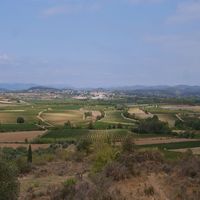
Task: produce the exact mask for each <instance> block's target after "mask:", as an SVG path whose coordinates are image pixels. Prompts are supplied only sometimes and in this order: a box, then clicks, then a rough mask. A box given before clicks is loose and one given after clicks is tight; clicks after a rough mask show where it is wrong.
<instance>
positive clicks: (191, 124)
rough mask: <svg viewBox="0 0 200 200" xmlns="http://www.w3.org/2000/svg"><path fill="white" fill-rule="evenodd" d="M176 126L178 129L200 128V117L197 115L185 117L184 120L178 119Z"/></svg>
mask: <svg viewBox="0 0 200 200" xmlns="http://www.w3.org/2000/svg"><path fill="white" fill-rule="evenodd" d="M175 127H176V128H178V129H192V130H200V119H198V118H195V117H187V118H184V121H181V120H179V119H178V120H176V122H175Z"/></svg>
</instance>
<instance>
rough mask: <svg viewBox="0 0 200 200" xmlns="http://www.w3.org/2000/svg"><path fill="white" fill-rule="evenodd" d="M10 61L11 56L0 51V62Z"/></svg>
mask: <svg viewBox="0 0 200 200" xmlns="http://www.w3.org/2000/svg"><path fill="white" fill-rule="evenodd" d="M11 61H12V58H11V57H10V56H9V55H8V54H6V53H0V64H6V63H9V62H11Z"/></svg>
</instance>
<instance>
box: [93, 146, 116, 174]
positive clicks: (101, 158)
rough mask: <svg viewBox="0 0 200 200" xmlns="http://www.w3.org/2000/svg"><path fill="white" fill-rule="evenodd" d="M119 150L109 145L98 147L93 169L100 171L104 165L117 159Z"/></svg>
mask: <svg viewBox="0 0 200 200" xmlns="http://www.w3.org/2000/svg"><path fill="white" fill-rule="evenodd" d="M116 156H117V151H116V150H115V149H114V148H112V147H111V146H109V145H106V144H105V145H103V146H102V147H99V148H98V149H97V152H96V154H95V156H94V162H93V170H94V171H95V172H99V171H101V170H102V169H103V167H104V166H105V165H106V164H107V163H109V162H111V161H113V160H115V159H116Z"/></svg>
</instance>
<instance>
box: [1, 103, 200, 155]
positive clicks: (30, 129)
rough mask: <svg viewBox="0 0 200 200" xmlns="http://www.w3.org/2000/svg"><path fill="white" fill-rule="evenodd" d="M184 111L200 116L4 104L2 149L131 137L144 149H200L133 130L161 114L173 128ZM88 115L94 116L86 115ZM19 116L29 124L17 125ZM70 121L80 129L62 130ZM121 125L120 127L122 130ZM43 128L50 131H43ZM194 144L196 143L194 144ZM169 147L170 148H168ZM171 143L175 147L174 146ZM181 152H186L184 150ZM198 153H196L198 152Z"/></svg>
mask: <svg viewBox="0 0 200 200" xmlns="http://www.w3.org/2000/svg"><path fill="white" fill-rule="evenodd" d="M102 110H103V112H104V116H103V118H102V117H101V119H99V120H97V117H99V116H101V114H102ZM182 111H184V112H186V111H188V113H191V112H195V113H197V114H198V113H200V106H188V105H185V106H184V105H161V106H158V105H155V106H152V105H151V106H149V105H143V106H141V105H138V106H135V105H134V106H133V107H131V106H129V107H128V112H129V113H130V114H134V115H135V117H136V119H130V118H127V117H125V116H124V115H123V110H117V109H115V108H114V107H113V106H108V105H106V106H103V105H89V104H86V105H79V104H72V103H65V102H61V103H53V102H48V103H47V102H39V103H38V102H32V103H29V104H19V105H17V104H16V103H15V104H9V105H8V104H3V106H0V132H2V133H0V143H1V145H0V147H5V146H6V147H8V146H9V147H11V146H12V147H15V148H16V147H19V146H20V145H22V146H27V144H25V140H26V141H29V142H34V145H35V147H34V148H35V149H36V148H38V147H39V144H40V143H44V144H45V145H43V147H48V145H49V144H50V143H55V142H58V141H70V140H75V141H77V140H81V139H89V140H91V141H93V142H109V141H112V142H121V141H123V140H124V138H126V137H127V136H128V135H130V134H132V135H133V136H134V137H135V143H136V145H140V146H145V145H146V146H148V147H151V146H152V147H159V148H168V147H169V148H175V149H176V146H179V143H182V144H181V145H180V147H182V145H183V144H184V143H185V142H189V144H190V145H191V146H192V147H193V146H195V147H196V146H197V147H198V145H199V141H198V139H186V138H174V137H173V136H169V137H168V136H167V137H166V136H162V137H159V136H157V135H156V137H155V135H152V134H153V133H152V134H151V135H150V134H149V135H148V134H147V135H144V134H142V135H138V134H133V133H132V131H131V129H132V128H133V127H135V125H136V124H137V120H140V119H146V118H149V117H152V116H153V115H157V116H158V118H159V120H161V121H163V122H167V123H168V124H169V127H170V128H172V129H173V128H174V126H175V121H176V120H177V119H178V118H177V115H179V114H180V113H181V112H182ZM85 113H90V114H89V115H88V116H86V115H85ZM38 116H39V117H38ZM18 117H23V118H24V120H25V123H24V124H17V123H16V120H17V118H18ZM67 122H70V123H71V124H72V125H74V126H79V128H73V129H70V128H62V127H64V124H66V123H67ZM91 122H92V123H93V127H91V129H90V128H89V127H88V126H89V123H91ZM48 123H49V124H52V127H51V126H48ZM119 124H120V127H118V126H119ZM42 129H46V130H43V131H41V130H42ZM48 129H50V130H48ZM39 130H40V131H39ZM19 131H23V132H19ZM175 131H177V130H175ZM177 132H178V131H177ZM197 138H198V137H197ZM19 143H21V144H19ZM191 143H194V145H192V144H191ZM165 144H166V145H169V146H165ZM171 144H172V146H170V145H171ZM175 144H177V145H175ZM190 145H189V146H190ZM187 146H188V145H186V147H187ZM199 146H200V145H199ZM179 151H184V149H183V150H179ZM194 152H195V153H196V152H197V150H196V151H194Z"/></svg>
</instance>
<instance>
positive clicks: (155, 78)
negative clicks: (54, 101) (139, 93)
mask: <svg viewBox="0 0 200 200" xmlns="http://www.w3.org/2000/svg"><path fill="white" fill-rule="evenodd" d="M0 12H1V16H2V17H1V19H0V30H1V31H0V69H1V73H0V82H2V83H36V84H37V85H60V84H61V85H67V86H70V87H77V88H83V87H120V86H134V85H145V86H154V85H200V79H199V74H200V65H199V63H200V56H199V52H200V34H199V33H200V27H199V22H200V1H199V0H173V1H171V0H117V1H114V0H109V1H107V0H73V1H72V0H43V1H40V0H28V1H27V0H20V1H12V0H7V1H4V2H1V3H0Z"/></svg>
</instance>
